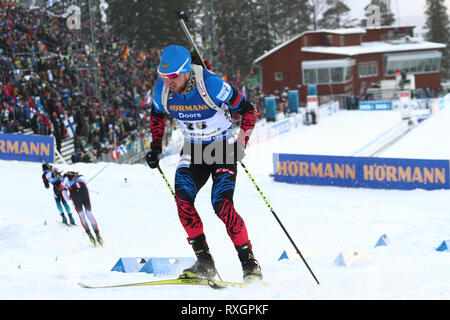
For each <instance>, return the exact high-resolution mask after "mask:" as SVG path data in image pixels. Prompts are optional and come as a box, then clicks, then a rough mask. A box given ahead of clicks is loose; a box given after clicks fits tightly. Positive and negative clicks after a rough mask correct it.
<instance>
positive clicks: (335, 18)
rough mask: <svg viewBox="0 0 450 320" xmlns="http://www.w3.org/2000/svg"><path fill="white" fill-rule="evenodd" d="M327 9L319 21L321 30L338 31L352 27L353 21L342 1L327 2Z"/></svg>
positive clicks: (331, 0) (330, 0)
mask: <svg viewBox="0 0 450 320" xmlns="http://www.w3.org/2000/svg"><path fill="white" fill-rule="evenodd" d="M327 5H328V9H327V10H326V11H325V12H324V13H323V15H322V19H320V21H319V27H321V28H323V29H340V28H348V27H351V26H354V24H355V19H351V18H350V16H349V14H350V8H349V7H348V6H347V5H346V4H345V3H344V1H343V0H327Z"/></svg>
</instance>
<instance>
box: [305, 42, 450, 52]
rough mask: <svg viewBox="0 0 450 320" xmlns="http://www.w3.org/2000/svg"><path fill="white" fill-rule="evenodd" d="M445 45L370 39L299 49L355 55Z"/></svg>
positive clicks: (414, 49)
mask: <svg viewBox="0 0 450 320" xmlns="http://www.w3.org/2000/svg"><path fill="white" fill-rule="evenodd" d="M445 47H446V45H445V44H442V43H436V42H429V41H414V42H413V41H410V42H407V41H403V42H393V41H389V42H387V41H371V42H362V43H361V45H358V46H346V47H330V46H314V47H303V48H302V49H301V50H302V51H303V52H312V53H326V54H336V55H343V56H357V55H361V54H370V53H385V52H386V53H389V52H400V51H417V50H431V49H443V48H445Z"/></svg>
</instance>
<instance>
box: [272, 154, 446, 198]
mask: <svg viewBox="0 0 450 320" xmlns="http://www.w3.org/2000/svg"><path fill="white" fill-rule="evenodd" d="M449 163H450V161H449V160H427V159H398V158H368V157H338V156H321V155H301V154H281V153H274V154H273V165H274V179H275V181H277V182H286V183H295V184H308V185H321V186H338V187H350V188H374V189H399V190H412V189H417V188H419V189H426V190H435V189H450V182H449V180H450V176H449V168H450V164H449Z"/></svg>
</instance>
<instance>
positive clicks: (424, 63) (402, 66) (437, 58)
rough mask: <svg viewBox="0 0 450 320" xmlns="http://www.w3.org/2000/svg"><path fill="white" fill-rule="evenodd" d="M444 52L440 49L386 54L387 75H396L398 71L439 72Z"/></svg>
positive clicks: (413, 72) (414, 72) (415, 72)
mask: <svg viewBox="0 0 450 320" xmlns="http://www.w3.org/2000/svg"><path fill="white" fill-rule="evenodd" d="M441 58H442V53H441V52H439V51H424V52H413V53H404V54H392V55H388V56H386V58H385V59H386V60H385V65H386V76H394V75H395V74H396V73H397V72H401V71H406V72H407V73H412V74H418V73H432V72H439V70H440V67H441Z"/></svg>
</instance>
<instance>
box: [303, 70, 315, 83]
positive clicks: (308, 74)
mask: <svg viewBox="0 0 450 320" xmlns="http://www.w3.org/2000/svg"><path fill="white" fill-rule="evenodd" d="M303 81H304V83H305V84H316V83H317V78H316V69H306V70H305V76H304V78H303Z"/></svg>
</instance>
